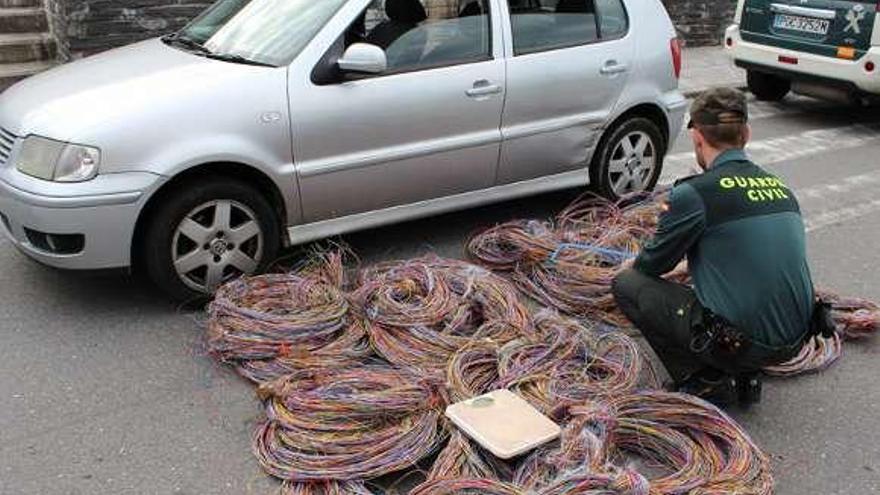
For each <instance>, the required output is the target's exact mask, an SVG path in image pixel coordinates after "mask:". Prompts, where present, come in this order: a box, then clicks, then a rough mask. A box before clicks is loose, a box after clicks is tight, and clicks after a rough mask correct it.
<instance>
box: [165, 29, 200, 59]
mask: <svg viewBox="0 0 880 495" xmlns="http://www.w3.org/2000/svg"><path fill="white" fill-rule="evenodd" d="M162 41H164V42H165V43H174V44H175V45H179V46H182V47H185V48H189V49H190V50H193V51H195V52H197V53H201V54H208V53H211V50H208V49H207V48H205V46H204V45H202V44H201V43H199V42H198V41H196V40H194V39H192V38H190V37H188V36H185V35H182V34H180V33H172V34H168V35H165V36H163V37H162Z"/></svg>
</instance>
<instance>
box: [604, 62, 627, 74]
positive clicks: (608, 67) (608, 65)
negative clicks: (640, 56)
mask: <svg viewBox="0 0 880 495" xmlns="http://www.w3.org/2000/svg"><path fill="white" fill-rule="evenodd" d="M626 70H627V67H626V64H619V63H617V61H616V60H609V61H607V62H605V65H603V66H602V68H601V69H599V72H600V73H602V74H604V75H606V76H610V75H612V74H620V73H622V72H626Z"/></svg>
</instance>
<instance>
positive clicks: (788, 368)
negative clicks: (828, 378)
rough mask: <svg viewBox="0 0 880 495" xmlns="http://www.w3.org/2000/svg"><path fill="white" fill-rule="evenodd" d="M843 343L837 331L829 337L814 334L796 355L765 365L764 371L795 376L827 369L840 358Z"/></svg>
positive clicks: (770, 373)
mask: <svg viewBox="0 0 880 495" xmlns="http://www.w3.org/2000/svg"><path fill="white" fill-rule="evenodd" d="M842 354H843V345H842V343H841V338H840V334H839V333H835V334H834V336H833V337H831V338H828V339H826V338H823V337H821V336H816V337H813V338H811V339H810V340H809V341H807V343H806V344H804V346H803V347H802V348H801V351H800V352H799V353H798V355H797V356H795V357H794V358H792V359H790V360H789V361H786V362H784V363H782V364H778V365H775V366H767V367H765V368H764V373H766V374H768V375H773V376H795V375H802V374H804V373H813V372H819V371H823V370H826V369H828V368H829V367H831V365H833V364H834V363H835V362H837V360H838V359H840V356H841V355H842Z"/></svg>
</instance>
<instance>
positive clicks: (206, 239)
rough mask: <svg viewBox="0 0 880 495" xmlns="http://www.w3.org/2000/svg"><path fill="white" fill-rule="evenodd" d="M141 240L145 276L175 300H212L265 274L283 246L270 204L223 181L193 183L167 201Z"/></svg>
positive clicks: (234, 183)
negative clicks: (235, 282)
mask: <svg viewBox="0 0 880 495" xmlns="http://www.w3.org/2000/svg"><path fill="white" fill-rule="evenodd" d="M143 242H144V243H145V245H144V246H142V247H141V253H142V261H143V263H144V265H145V267H144V268H145V272H146V274H147V275H148V276H149V277H150V279H151V280H152V281H153V282H154V283H155V284H156V285H158V286H159V288H160V289H162V290H163V291H165V292H166V293H168V294H169V295H170V296H171V297H173V298H175V299H177V300H188V299H197V298H200V297H205V296H208V295H210V294H212V293H213V292H214V290H216V289H217V287H219V286H220V285H221V284H223V283H224V282H227V281H229V280H231V279H234V278H236V277H239V276H241V275H250V274H252V273H257V272H259V271H261V270H263V269H264V268H265V267H266V266H267V265H268V263H270V262H271V261H273V260H274V258H275V256H276V254H277V253H278V248H279V246H280V244H281V241H280V228H279V222H278V219H277V215H276V214H275V211H274V210H273V209H272V206H271V205H270V204H269V202H268V201H267V200H266V199H265V198H264V197H263V196H262V195H261V194H260V192H259V191H257V190H256V189H254V188H252V187H250V186H248V185H246V184H243V183H241V182H237V181H235V180H232V179H225V178H217V179H209V180H205V181H203V182H198V183H193V182H190V183H187V184H186V185H185V187H178V188H176V189H175V190H174V191H172V192H171V193H170V194H169V195H168V196H166V197H164V198H163V201H162V203H161V204H160V205H159V207H158V208H157V209H156V210H155V211H154V212H153V214H152V216H151V217H150V218H149V219H148V224H147V227H146V230H145V235H144V236H143Z"/></svg>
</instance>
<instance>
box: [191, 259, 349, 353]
mask: <svg viewBox="0 0 880 495" xmlns="http://www.w3.org/2000/svg"><path fill="white" fill-rule="evenodd" d="M348 309H349V305H348V301H347V300H346V298H345V295H344V294H343V293H342V291H341V290H340V289H339V288H338V287H335V286H333V285H331V284H328V283H326V282H324V281H322V280H320V279H313V278H308V277H303V276H300V275H296V274H271V275H261V276H257V277H246V278H240V279H237V280H234V281H232V282H229V283H227V284H226V285H223V286H222V287H220V289H218V290H217V293H216V295H215V296H214V301H213V302H212V303H211V304H210V306H209V307H208V314H209V320H208V345H209V347H210V349H211V352H212V353H214V354H215V355H216V356H217V357H218V359H220V360H221V361H224V362H229V361H234V360H255V359H269V358H274V357H279V356H284V355H285V354H286V353H289V352H290V351H291V350H293V349H296V351H297V352H306V351H314V350H317V349H320V348H321V347H324V346H326V345H328V344H330V343H331V342H332V341H333V340H335V339H336V338H337V337H338V336H339V333H340V332H341V331H342V330H343V329H344V327H345V325H346V315H347V313H348Z"/></svg>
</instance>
